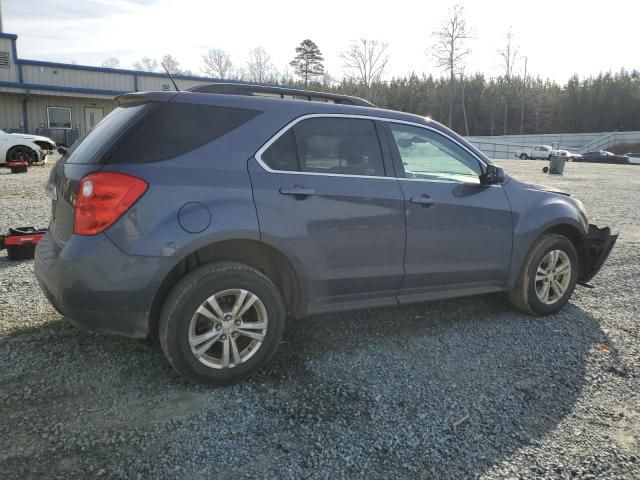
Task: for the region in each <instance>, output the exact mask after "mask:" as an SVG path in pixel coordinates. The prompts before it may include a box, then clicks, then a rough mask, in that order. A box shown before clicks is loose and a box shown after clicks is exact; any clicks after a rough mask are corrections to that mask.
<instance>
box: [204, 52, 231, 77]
mask: <svg viewBox="0 0 640 480" xmlns="http://www.w3.org/2000/svg"><path fill="white" fill-rule="evenodd" d="M202 61H203V62H204V67H203V68H202V72H203V73H205V74H206V75H208V76H210V77H216V78H221V79H223V80H224V79H225V78H229V77H231V76H232V70H233V63H232V62H231V57H229V54H228V53H227V52H225V51H224V50H219V49H217V48H212V49H211V50H209V51H208V52H207V53H206V55H203V56H202Z"/></svg>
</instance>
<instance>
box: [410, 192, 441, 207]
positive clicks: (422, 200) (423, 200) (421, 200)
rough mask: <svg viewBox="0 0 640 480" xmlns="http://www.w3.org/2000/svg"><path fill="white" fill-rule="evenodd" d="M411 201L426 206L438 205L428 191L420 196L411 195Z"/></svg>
mask: <svg viewBox="0 0 640 480" xmlns="http://www.w3.org/2000/svg"><path fill="white" fill-rule="evenodd" d="M411 203H415V204H417V205H421V206H423V207H424V208H431V207H435V206H436V205H437V203H436V202H434V201H433V200H432V199H431V198H430V197H429V195H427V194H426V193H423V194H422V195H420V196H419V197H411Z"/></svg>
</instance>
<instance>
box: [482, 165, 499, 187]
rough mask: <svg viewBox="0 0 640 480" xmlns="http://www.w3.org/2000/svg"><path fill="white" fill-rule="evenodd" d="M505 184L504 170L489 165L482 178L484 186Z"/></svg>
mask: <svg viewBox="0 0 640 480" xmlns="http://www.w3.org/2000/svg"><path fill="white" fill-rule="evenodd" d="M502 182H504V170H503V169H502V167H498V166H497V165H492V164H489V165H487V168H486V170H485V172H484V174H483V175H482V176H481V177H480V183H481V184H482V185H498V184H500V183H502Z"/></svg>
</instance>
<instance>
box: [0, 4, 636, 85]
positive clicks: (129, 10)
mask: <svg viewBox="0 0 640 480" xmlns="http://www.w3.org/2000/svg"><path fill="white" fill-rule="evenodd" d="M0 2H1V3H2V15H3V23H4V31H5V32H8V33H15V34H17V35H18V56H19V57H20V58H28V59H33V60H45V61H56V62H75V63H77V64H81V65H98V66H99V65H100V64H101V63H102V61H103V60H104V59H106V58H107V57H116V58H118V59H119V60H120V62H121V67H122V68H131V67H132V64H133V63H134V62H135V61H136V60H139V59H140V58H142V57H144V56H148V57H152V58H160V57H161V56H162V55H164V54H166V53H171V54H172V55H173V56H174V57H176V58H177V59H178V61H179V62H180V67H181V68H183V69H189V70H191V71H192V72H193V73H194V74H201V68H202V55H203V54H204V53H205V52H206V51H207V50H208V49H210V48H218V49H222V50H225V51H226V52H227V53H229V54H230V55H231V59H232V61H233V62H234V64H235V65H236V66H239V67H243V66H244V64H245V63H246V61H247V57H248V52H249V50H250V49H252V48H254V47H256V46H261V47H263V48H264V49H265V50H266V51H267V52H268V53H269V54H270V56H271V58H272V61H273V63H274V64H275V66H276V68H278V69H279V70H280V71H283V70H284V69H285V68H286V66H287V64H288V63H289V61H291V59H292V58H293V57H294V55H295V47H296V46H297V45H298V44H299V43H300V42H301V41H302V40H304V39H305V38H310V39H312V40H313V41H315V42H316V44H317V45H318V46H319V48H320V50H321V51H322V53H323V55H324V57H325V67H326V69H327V70H328V72H329V73H330V74H331V75H332V76H333V77H336V78H340V77H342V75H343V62H342V60H341V58H340V52H341V51H343V50H345V49H346V48H347V47H348V45H349V43H350V42H351V41H353V40H355V39H358V38H367V39H375V40H380V41H382V42H387V43H388V44H389V50H388V51H389V63H388V66H387V69H386V72H385V75H384V77H383V78H385V79H389V78H391V77H393V76H402V75H405V74H408V73H410V72H412V71H414V72H416V73H423V72H424V73H427V74H430V73H431V74H434V75H436V76H438V75H441V73H442V72H441V71H440V70H439V69H438V68H437V67H436V66H435V62H434V60H433V57H432V56H431V55H430V50H431V46H432V45H433V43H434V39H433V32H434V31H435V30H436V29H438V27H439V25H440V24H441V23H442V21H443V20H444V19H445V18H446V17H447V12H448V10H449V9H450V8H451V7H452V6H453V5H454V4H456V3H458V4H460V5H462V6H463V7H464V13H465V17H466V20H467V24H468V26H470V27H471V28H472V32H473V38H472V39H471V40H469V42H468V46H469V48H470V49H471V50H472V53H471V55H469V56H468V58H467V61H466V72H467V73H471V72H483V73H484V74H485V75H488V76H497V75H499V74H500V73H501V70H502V67H501V60H500V57H499V55H498V53H497V50H498V49H501V48H503V47H504V45H505V38H506V33H507V31H508V30H509V29H512V31H513V34H514V41H515V43H516V44H517V45H518V46H519V50H520V59H519V61H518V62H517V64H516V68H515V71H516V72H517V73H522V71H523V68H524V57H525V56H526V57H527V70H528V72H529V74H533V75H539V76H541V77H543V78H551V79H553V80H556V81H559V82H564V81H566V80H567V79H568V78H569V77H570V76H571V75H573V74H578V75H579V76H581V77H585V76H589V75H594V74H597V73H599V72H603V71H605V72H606V71H614V72H617V71H619V70H620V69H621V68H626V69H627V70H632V69H640V48H639V47H640V27H639V23H638V18H640V1H638V0H627V1H621V0H609V1H608V2H606V3H603V2H601V1H599V2H597V3H596V2H595V1H591V0H582V1H563V0H555V1H548V0H537V1H527V2H523V1H518V0H511V1H505V0H482V1H479V0H475V1H464V0H457V1H448V0H439V1H437V2H434V1H428V0H421V1H413V0H412V1H409V0H394V1H392V2H382V1H381V0H368V1H360V0H352V1H348V0H339V1H337V0H322V1H321V2H301V1H299V0H298V1H279V0H270V1H252V0H242V1H215V0H209V1H207V0H182V1H179V0H74V1H73V2H71V1H69V0H0ZM305 5H313V7H308V6H305ZM290 70H291V69H290Z"/></svg>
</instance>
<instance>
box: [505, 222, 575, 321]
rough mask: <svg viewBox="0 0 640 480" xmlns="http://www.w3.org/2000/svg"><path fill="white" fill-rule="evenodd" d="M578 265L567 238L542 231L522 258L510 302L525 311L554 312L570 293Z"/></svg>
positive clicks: (560, 307) (571, 244)
mask: <svg viewBox="0 0 640 480" xmlns="http://www.w3.org/2000/svg"><path fill="white" fill-rule="evenodd" d="M554 254H555V258H556V259H555V262H553V258H554ZM552 263H553V264H552ZM578 265H579V264H578V254H577V252H576V249H575V247H574V246H573V243H571V241H570V240H569V239H568V238H566V237H563V236H562V235H556V234H544V235H543V236H541V237H540V238H539V239H538V240H537V241H536V242H535V243H534V245H533V247H531V251H530V252H529V254H528V255H527V258H526V259H525V261H524V264H523V266H522V269H521V271H520V274H519V277H518V280H517V281H516V285H515V287H514V288H513V290H512V291H511V292H510V293H509V299H510V300H511V303H512V304H513V306H514V307H516V308H517V309H518V310H520V311H522V312H524V313H528V314H529V315H549V314H551V313H555V312H557V311H558V310H560V309H562V308H563V307H564V306H565V305H566V304H567V302H568V301H569V299H570V298H571V295H572V294H573V290H574V289H575V287H576V282H577V280H578ZM545 291H546V293H547V296H546V297H545Z"/></svg>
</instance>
